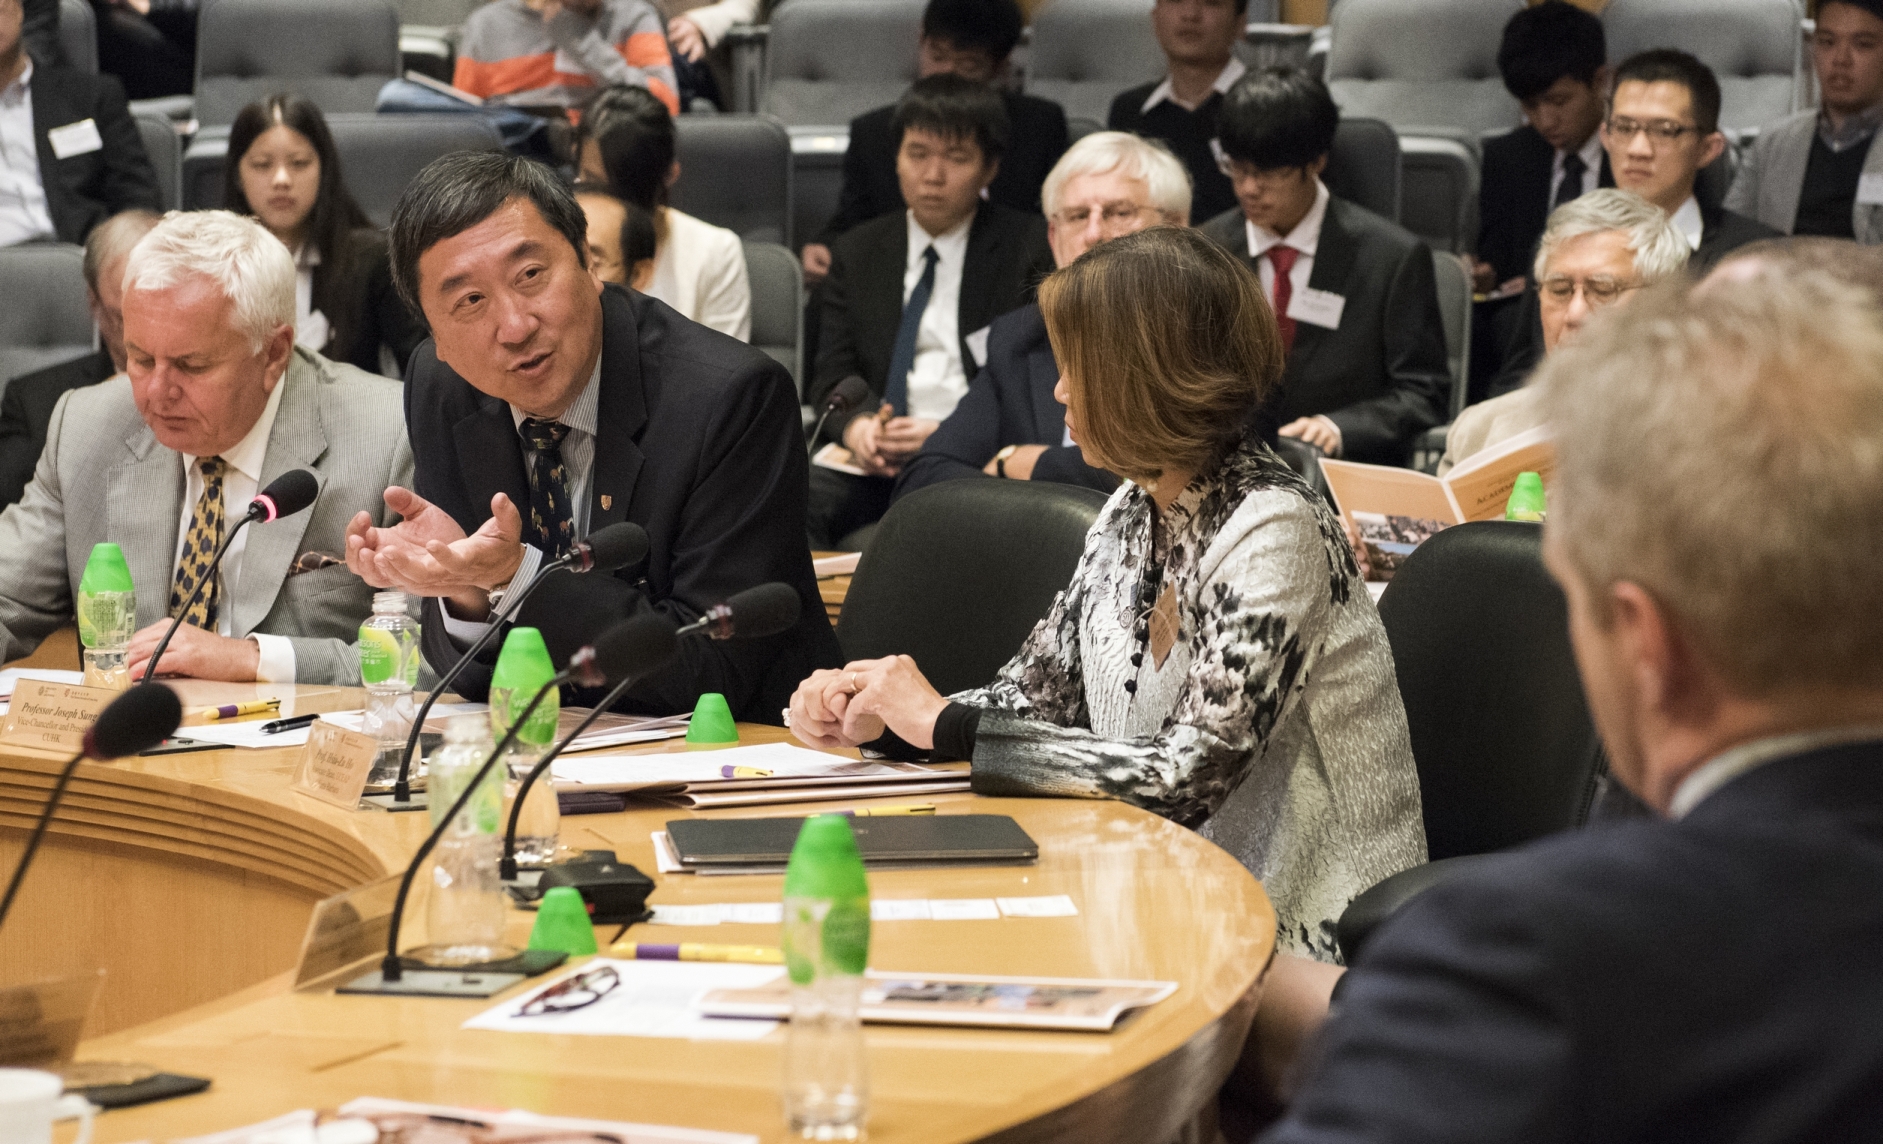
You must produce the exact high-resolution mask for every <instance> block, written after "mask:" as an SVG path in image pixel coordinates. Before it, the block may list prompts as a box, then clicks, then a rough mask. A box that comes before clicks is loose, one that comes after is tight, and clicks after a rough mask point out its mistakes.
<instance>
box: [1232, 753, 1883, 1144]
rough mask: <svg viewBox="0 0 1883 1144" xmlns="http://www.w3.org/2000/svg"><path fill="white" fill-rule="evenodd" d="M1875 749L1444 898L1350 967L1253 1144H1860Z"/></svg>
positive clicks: (1882, 973) (1872, 1127)
mask: <svg viewBox="0 0 1883 1144" xmlns="http://www.w3.org/2000/svg"><path fill="white" fill-rule="evenodd" d="M1879 885H1883V743H1878V742H1870V743H1859V744H1853V745H1849V746H1842V747H1833V748H1830V749H1826V750H1819V751H1814V752H1811V753H1808V754H1803V755H1796V756H1793V757H1791V758H1788V759H1781V760H1778V761H1775V762H1771V763H1767V764H1765V765H1764V766H1761V767H1758V768H1756V769H1754V770H1752V771H1749V772H1747V773H1746V774H1744V775H1741V776H1740V777H1738V778H1736V779H1733V780H1732V781H1731V782H1729V783H1727V784H1726V785H1725V786H1723V787H1721V788H1720V789H1719V790H1717V791H1715V792H1714V793H1713V794H1712V795H1711V797H1709V798H1707V799H1705V800H1704V801H1702V802H1701V803H1700V804H1699V805H1698V806H1697V807H1695V808H1694V810H1693V811H1692V813H1690V814H1689V815H1688V816H1687V817H1686V818H1684V819H1681V820H1680V821H1678V822H1665V821H1647V822H1624V823H1616V824H1612V825H1606V826H1600V827H1591V828H1589V829H1586V830H1583V831H1579V832H1576V833H1573V834H1567V835H1559V836H1557V837H1556V838H1554V839H1551V840H1548V841H1545V842H1543V843H1540V844H1538V845H1536V846H1533V847H1531V848H1529V849H1527V850H1524V851H1520V852H1518V853H1516V854H1514V855H1511V856H1509V858H1508V859H1507V860H1503V861H1499V862H1495V863H1492V864H1490V865H1489V866H1487V867H1486V868H1483V869H1480V870H1473V871H1472V872H1470V873H1468V874H1466V875H1464V876H1462V877H1460V878H1458V879H1456V880H1454V881H1449V882H1446V883H1445V884H1443V885H1441V886H1438V887H1435V888H1434V889H1431V890H1429V891H1427V892H1426V893H1424V894H1422V895H1420V896H1419V897H1418V898H1416V899H1414V900H1413V901H1412V902H1411V903H1410V904H1409V905H1407V906H1406V907H1405V908H1404V909H1402V910H1401V911H1400V912H1399V914H1397V915H1396V916H1394V917H1393V918H1392V919H1391V920H1390V921H1388V922H1387V923H1386V924H1385V925H1384V926H1383V927H1381V929H1380V930H1379V932H1378V933H1377V934H1376V935H1374V937H1373V938H1372V940H1371V941H1370V943H1369V944H1368V945H1367V947H1366V950H1365V951H1364V952H1363V953H1362V954H1361V956H1360V958H1359V961H1358V962H1357V963H1356V965H1355V966H1354V967H1353V968H1352V969H1351V970H1350V971H1349V972H1348V973H1347V975H1346V978H1345V981H1344V983H1343V984H1342V986H1341V991H1340V996H1339V999H1338V1000H1337V1002H1336V1004H1335V1009H1334V1013H1333V1016H1332V1017H1331V1019H1330V1020H1329V1022H1328V1024H1327V1026H1326V1030H1325V1034H1324V1040H1323V1042H1322V1055H1321V1057H1320V1060H1319V1063H1318V1068H1316V1067H1315V1066H1314V1065H1313V1064H1310V1066H1309V1073H1308V1079H1307V1083H1306V1086H1305V1088H1304V1089H1303V1090H1302V1091H1301V1093H1300V1094H1299V1095H1298V1096H1297V1097H1296V1099H1295V1101H1294V1103H1293V1105H1292V1107H1291V1108H1290V1109H1289V1112H1288V1116H1287V1118H1286V1119H1285V1120H1284V1121H1283V1122H1282V1123H1281V1124H1280V1125H1278V1126H1277V1127H1275V1128H1274V1129H1273V1130H1272V1131H1271V1132H1270V1133H1269V1134H1268V1135H1266V1136H1264V1137H1263V1138H1262V1139H1263V1141H1264V1142H1265V1144H1306V1142H1309V1141H1312V1142H1314V1144H1337V1142H1345V1141H1354V1142H1359V1141H1368V1142H1373V1141H1412V1140H1446V1141H1454V1142H1457V1144H1471V1142H1474V1141H1484V1142H1486V1144H1489V1142H1491V1141H1497V1142H1500V1144H1502V1142H1505V1141H1515V1140H1523V1141H1551V1142H1554V1144H1574V1142H1579V1141H1589V1142H1591V1144H1593V1142H1596V1141H1600V1142H1602V1144H1630V1142H1642V1144H1645V1142H1648V1141H1702V1140H1704V1141H1709V1142H1712V1144H1753V1142H1755V1141H1756V1142H1758V1144H1788V1142H1792V1141H1800V1142H1802V1141H1813V1142H1833V1144H1834V1142H1841V1141H1852V1142H1854V1141H1873V1140H1876V1139H1877V1138H1878V1131H1879V1126H1880V1125H1883V1037H1878V1036H1877V1030H1878V1029H1879V1028H1883V966H1880V965H1879V963H1878V961H1877V957H1876V952H1877V950H1878V949H1883V896H1879V895H1878V894H1877V892H1876V888H1877V887H1878V886H1879Z"/></svg>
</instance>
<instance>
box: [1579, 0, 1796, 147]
mask: <svg viewBox="0 0 1883 1144" xmlns="http://www.w3.org/2000/svg"><path fill="white" fill-rule="evenodd" d="M1803 18H1804V12H1803V11H1802V10H1801V8H1800V7H1799V6H1798V5H1797V4H1796V3H1794V0H1613V2H1612V3H1611V4H1609V6H1608V7H1607V8H1606V9H1605V10H1604V11H1603V12H1602V28H1603V30H1604V31H1605V32H1606V33H1607V36H1608V58H1609V59H1611V60H1614V61H1616V62H1617V63H1619V62H1621V61H1622V60H1625V59H1627V58H1628V57H1629V56H1631V55H1634V54H1635V53H1636V52H1644V51H1647V50H1649V49H1650V48H1679V49H1680V50H1682V51H1685V52H1692V53H1693V54H1694V55H1695V56H1698V57H1699V58H1700V60H1701V62H1703V63H1705V64H1706V66H1708V67H1710V68H1712V69H1713V74H1714V75H1715V76H1717V77H1718V78H1719V81H1720V126H1721V128H1722V129H1724V130H1725V131H1726V133H1727V134H1728V135H1729V136H1731V135H1736V134H1740V133H1743V132H1745V131H1748V130H1751V129H1753V128H1758V127H1763V126H1764V125H1765V124H1767V123H1771V122H1772V121H1774V120H1776V119H1780V118H1783V117H1784V116H1786V115H1789V114H1791V112H1792V111H1793V110H1795V101H1794V92H1795V91H1796V89H1797V83H1798V73H1799V71H1800V69H1802V68H1803V67H1804V66H1805V63H1804V56H1803V50H1802V41H1801V39H1800V37H1799V32H1798V22H1799V21H1800V20H1801V19H1803Z"/></svg>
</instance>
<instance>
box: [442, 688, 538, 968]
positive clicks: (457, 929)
mask: <svg viewBox="0 0 1883 1144" xmlns="http://www.w3.org/2000/svg"><path fill="white" fill-rule="evenodd" d="M495 745H496V744H495V743H494V742H492V740H491V737H490V722H489V721H488V720H487V719H485V718H484V717H483V716H482V715H458V716H454V717H453V718H452V719H451V720H450V721H449V722H447V723H446V724H445V743H444V746H443V747H441V748H439V750H438V752H437V753H436V754H434V755H433V756H432V757H431V765H430V766H429V767H428V768H427V773H426V779H425V784H426V792H425V793H426V801H427V803H428V807H427V809H428V810H429V811H430V812H431V821H432V828H433V829H437V827H438V824H439V823H440V822H443V821H444V816H445V812H446V811H448V810H450V809H451V804H452V803H454V802H456V801H457V799H458V796H459V795H461V794H463V793H464V790H465V788H466V787H467V786H468V785H470V782H471V779H472V778H473V777H474V776H475V775H476V774H477V771H478V768H480V767H482V766H483V765H484V760H485V759H487V758H489V757H490V751H491V748H492V747H494V746H495ZM502 782H503V780H502V778H501V777H500V776H499V775H498V774H497V769H496V768H495V767H492V768H491V769H490V771H489V773H487V774H486V775H485V776H484V781H483V782H481V783H479V784H478V787H477V793H476V794H474V795H472V796H471V798H470V800H469V801H468V802H466V803H465V804H464V809H463V810H462V811H460V812H459V813H458V815H457V817H456V818H455V819H453V820H452V823H451V825H450V826H449V827H448V828H447V829H446V830H445V831H444V833H443V834H441V835H440V836H439V838H438V845H437V846H436V847H435V848H433V850H432V892H431V900H430V904H429V906H428V908H427V910H426V919H427V923H428V924H427V926H426V930H427V935H428V936H429V938H430V939H431V940H430V944H429V946H428V947H427V950H426V953H425V960H426V961H428V962H430V963H431V964H434V965H474V964H477V963H479V962H485V961H497V960H501V959H502V958H505V957H510V956H512V955H514V954H515V952H516V951H515V950H514V949H512V948H510V947H508V946H505V945H504V943H503V927H504V921H505V919H506V917H507V914H508V906H507V904H506V901H505V895H504V892H503V883H502V882H501V881H499V880H498V877H497V858H498V853H499V851H500V850H501V849H502V847H503V842H502V838H501V831H502V829H503V824H502V821H501V820H502V817H503V785H502Z"/></svg>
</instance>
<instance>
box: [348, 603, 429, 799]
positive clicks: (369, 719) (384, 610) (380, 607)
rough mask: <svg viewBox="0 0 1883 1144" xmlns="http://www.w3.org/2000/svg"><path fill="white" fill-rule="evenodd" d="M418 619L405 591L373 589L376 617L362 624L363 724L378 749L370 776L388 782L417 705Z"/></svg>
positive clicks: (396, 768) (377, 781) (373, 780)
mask: <svg viewBox="0 0 1883 1144" xmlns="http://www.w3.org/2000/svg"><path fill="white" fill-rule="evenodd" d="M418 637H419V623H418V621H417V620H415V619H413V618H412V616H411V614H410V612H408V611H407V605H406V598H405V593H404V592H375V593H373V615H372V618H371V619H369V620H367V621H366V622H365V623H363V624H361V625H360V683H361V684H363V685H364V686H365V688H366V714H365V716H364V717H363V718H362V719H361V721H360V729H361V730H362V731H364V732H365V733H366V734H368V735H371V736H373V737H374V738H375V739H378V740H379V754H378V755H377V756H376V757H375V758H374V759H373V769H372V772H371V773H370V774H368V775H367V778H366V781H367V782H369V783H373V784H377V785H385V784H387V783H390V782H392V781H393V780H394V779H396V778H398V776H399V760H400V759H401V758H403V757H404V755H405V744H406V740H407V739H408V738H409V737H410V736H411V734H412V719H413V717H414V716H415V715H416V714H417V710H416V708H415V706H414V705H413V703H412V688H413V687H415V686H417V684H418V659H419V650H418Z"/></svg>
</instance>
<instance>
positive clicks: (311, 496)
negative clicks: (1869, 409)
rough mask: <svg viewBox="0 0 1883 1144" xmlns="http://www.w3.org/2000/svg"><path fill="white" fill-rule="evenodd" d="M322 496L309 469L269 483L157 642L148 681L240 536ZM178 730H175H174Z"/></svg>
mask: <svg viewBox="0 0 1883 1144" xmlns="http://www.w3.org/2000/svg"><path fill="white" fill-rule="evenodd" d="M319 496H320V481H318V480H317V479H315V477H314V474H312V473H310V472H308V471H307V470H306V469H289V470H288V471H287V472H285V473H283V474H281V475H280V476H278V477H276V478H275V479H274V480H272V481H270V482H269V483H268V487H267V488H265V489H263V490H262V491H261V492H258V493H256V494H255V499H254V500H251V501H249V502H248V511H247V512H245V513H243V514H242V519H240V520H238V521H236V522H235V527H234V528H231V529H229V530H228V532H226V533H224V534H223V537H222V546H221V547H220V548H218V549H216V558H215V559H214V560H211V561H210V562H209V567H208V568H206V569H204V570H203V574H202V575H201V576H199V577H197V579H196V587H195V588H192V589H191V590H190V596H189V599H187V600H185V601H183V607H182V608H180V609H178V610H177V614H176V618H175V619H172V620H171V621H170V628H169V630H167V631H165V632H164V633H163V638H162V639H161V640H158V641H157V649H156V650H155V651H153V652H151V653H150V662H149V663H147V664H145V665H144V678H145V679H155V678H157V661H158V660H160V659H162V658H163V653H164V650H165V649H166V648H168V647H169V646H170V637H171V636H174V635H176V634H177V628H179V627H181V626H182V624H183V617H184V615H185V614H186V613H187V612H188V611H189V610H190V605H192V604H194V603H196V598H197V597H198V596H200V595H202V594H203V589H204V588H206V587H208V586H209V581H210V579H211V577H213V576H215V574H216V567H217V566H218V565H219V564H221V563H222V557H223V555H224V554H225V553H227V552H228V551H229V545H231V544H233V543H235V537H236V534H237V533H239V532H241V531H242V530H243V529H244V528H246V527H247V526H249V525H251V524H257V523H260V524H267V523H268V522H269V521H273V520H280V519H281V518H282V517H284V516H293V515H294V514H295V513H297V512H300V511H301V510H302V509H304V508H306V507H307V506H308V505H311V504H313V503H314V500H315V498H317V497H319ZM172 729H173V730H174V728H172Z"/></svg>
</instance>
